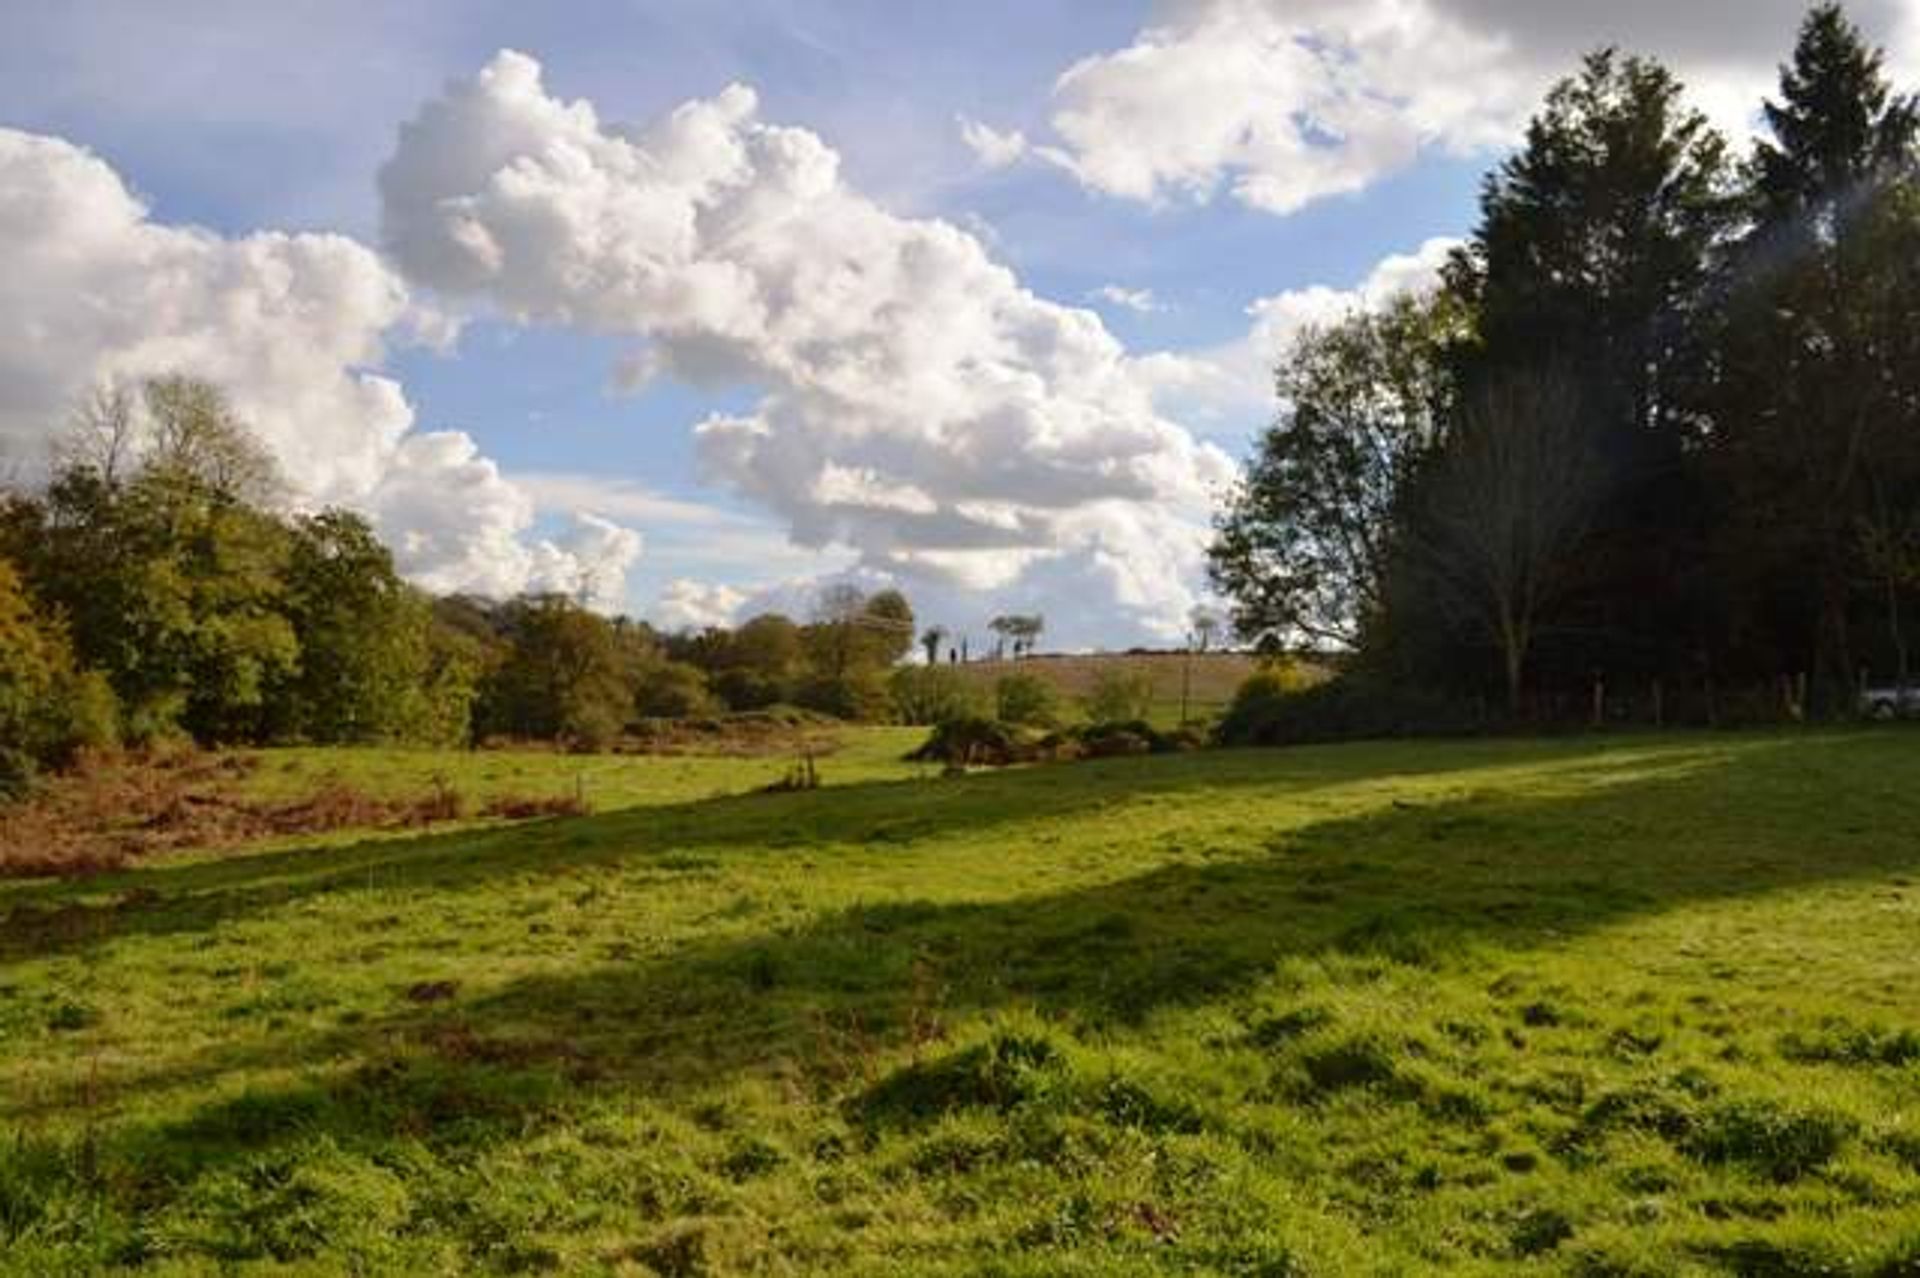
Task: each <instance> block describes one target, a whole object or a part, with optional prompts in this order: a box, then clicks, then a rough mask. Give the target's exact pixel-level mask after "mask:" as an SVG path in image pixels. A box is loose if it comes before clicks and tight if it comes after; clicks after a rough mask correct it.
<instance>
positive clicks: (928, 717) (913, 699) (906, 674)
mask: <svg viewBox="0 0 1920 1278" xmlns="http://www.w3.org/2000/svg"><path fill="white" fill-rule="evenodd" d="M887 694H888V696H889V698H890V699H891V700H892V702H893V713H894V717H895V718H897V719H898V720H899V721H900V722H901V723H908V724H914V725H924V724H934V723H942V722H944V721H946V720H948V719H959V718H964V717H967V716H971V715H977V714H978V713H979V709H978V705H979V700H980V699H979V697H978V696H976V695H975V693H974V691H973V688H972V686H971V685H970V684H968V682H967V680H966V679H965V677H964V676H962V675H961V674H960V672H959V671H957V670H949V669H947V668H946V667H944V666H904V667H902V668H901V669H899V670H896V671H894V672H893V677H892V678H890V679H889V680H887ZM1004 717H1005V716H1004V715H1003V716H1002V718H1004Z"/></svg>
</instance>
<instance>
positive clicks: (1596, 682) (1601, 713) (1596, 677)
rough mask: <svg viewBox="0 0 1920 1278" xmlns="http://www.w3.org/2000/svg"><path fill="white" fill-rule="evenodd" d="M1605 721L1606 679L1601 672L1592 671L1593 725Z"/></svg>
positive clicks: (1597, 725)
mask: <svg viewBox="0 0 1920 1278" xmlns="http://www.w3.org/2000/svg"><path fill="white" fill-rule="evenodd" d="M1606 721H1607V681H1606V679H1605V677H1603V676H1602V675H1601V673H1600V672H1599V671H1598V670H1596V671H1594V672H1593V726H1594V727H1596V728H1598V727H1601V726H1602V725H1604V724H1605V723H1606Z"/></svg>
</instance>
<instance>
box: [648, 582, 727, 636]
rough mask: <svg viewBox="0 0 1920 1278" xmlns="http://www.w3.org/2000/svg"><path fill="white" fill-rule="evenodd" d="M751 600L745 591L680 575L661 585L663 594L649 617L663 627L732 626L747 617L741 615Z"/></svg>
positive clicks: (689, 628) (683, 628) (664, 628)
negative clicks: (743, 608) (742, 606)
mask: <svg viewBox="0 0 1920 1278" xmlns="http://www.w3.org/2000/svg"><path fill="white" fill-rule="evenodd" d="M747 599H748V596H747V594H746V592H745V591H741V590H736V589H734V588H733V587H732V586H727V585H721V584H720V583H718V582H705V581H693V580H691V579H688V578H684V577H683V578H677V579H675V580H673V581H669V582H668V583H667V584H666V585H664V586H662V587H661V588H660V597H659V598H658V599H656V600H655V601H654V604H653V607H651V608H649V609H648V610H647V617H648V619H649V620H651V621H652V622H653V624H654V625H656V626H658V627H660V628H661V629H662V630H704V629H706V628H707V627H708V626H730V625H732V624H734V623H735V622H736V621H740V620H742V619H743V618H742V617H741V616H740V615H739V614H740V612H741V605H743V604H745V603H746V602H747Z"/></svg>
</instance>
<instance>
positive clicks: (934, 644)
mask: <svg viewBox="0 0 1920 1278" xmlns="http://www.w3.org/2000/svg"><path fill="white" fill-rule="evenodd" d="M946 641H947V628H946V627H945V626H928V627H927V628H926V629H925V630H922V631H921V632H920V646H921V647H922V648H924V649H926V653H927V664H928V665H930V666H934V665H938V664H940V648H941V645H943V644H945V643H946Z"/></svg>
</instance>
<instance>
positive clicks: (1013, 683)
mask: <svg viewBox="0 0 1920 1278" xmlns="http://www.w3.org/2000/svg"><path fill="white" fill-rule="evenodd" d="M993 696H994V703H995V705H996V706H997V708H998V711H999V715H1000V719H1001V721H1002V722H1003V723H1023V724H1027V725H1029V726H1031V727H1035V728H1048V727H1052V726H1053V725H1054V724H1055V723H1056V722H1058V721H1059V717H1060V715H1059V697H1058V695H1057V694H1056V693H1055V692H1054V689H1053V685H1052V684H1050V683H1048V682H1047V681H1046V680H1045V679H1042V678H1041V677H1040V676H1038V675H1031V674H1010V675H1002V676H1001V677H1000V679H999V681H998V682H996V683H995V684H994V685H993Z"/></svg>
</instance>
